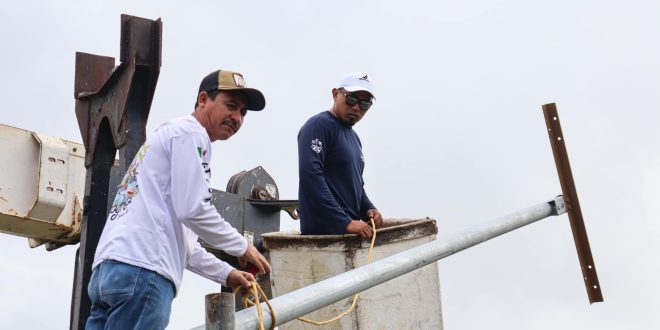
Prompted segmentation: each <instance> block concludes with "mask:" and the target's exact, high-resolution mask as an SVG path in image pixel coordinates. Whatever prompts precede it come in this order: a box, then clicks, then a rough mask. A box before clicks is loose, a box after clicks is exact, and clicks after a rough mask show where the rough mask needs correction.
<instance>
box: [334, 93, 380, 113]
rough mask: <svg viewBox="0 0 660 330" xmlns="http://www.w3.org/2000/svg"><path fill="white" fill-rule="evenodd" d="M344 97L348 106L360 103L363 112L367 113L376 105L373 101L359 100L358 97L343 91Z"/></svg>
mask: <svg viewBox="0 0 660 330" xmlns="http://www.w3.org/2000/svg"><path fill="white" fill-rule="evenodd" d="M341 93H342V95H344V99H345V100H346V104H348V105H350V106H354V105H356V104H357V103H358V102H359V103H360V110H362V111H367V110H369V108H371V106H372V105H373V104H374V103H373V102H372V101H371V99H359V98H358V97H357V96H355V95H353V94H350V93H347V92H346V91H344V90H342V91H341Z"/></svg>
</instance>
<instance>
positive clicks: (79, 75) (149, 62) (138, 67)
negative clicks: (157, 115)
mask: <svg viewBox="0 0 660 330" xmlns="http://www.w3.org/2000/svg"><path fill="white" fill-rule="evenodd" d="M161 31H162V23H161V21H160V20H156V21H152V20H148V19H144V18H139V17H133V16H128V15H122V16H121V58H120V60H121V63H120V65H119V66H117V67H116V68H115V67H114V63H115V60H114V58H112V57H106V56H97V55H92V54H85V53H76V75H75V86H74V97H75V98H76V117H77V118H78V126H79V127H80V134H81V135H82V139H83V144H84V145H85V153H86V154H85V167H87V178H86V183H85V198H84V205H83V210H84V211H83V222H82V226H81V235H80V248H79V249H78V252H77V253H76V266H75V273H74V285H73V293H72V301H71V324H70V328H71V329H84V328H85V322H86V321H87V317H88V316H89V313H90V309H91V302H90V299H89V297H88V295H87V285H88V284H89V280H90V277H91V274H92V263H93V261H94V253H95V252H96V246H97V245H98V241H99V238H100V237H101V233H102V232H103V227H105V222H106V217H107V216H108V208H109V207H110V206H109V205H110V203H111V202H112V199H114V192H115V190H116V188H115V187H114V186H113V185H111V184H110V182H111V173H115V174H116V175H117V176H119V177H121V176H123V173H125V172H126V169H127V168H128V166H129V165H130V163H131V162H132V160H133V157H134V156H135V153H136V152H137V150H138V149H139V148H140V146H141V145H142V144H143V143H144V140H145V136H146V134H145V130H146V124H147V118H148V116H149V109H150V107H151V101H152V99H153V94H154V91H155V89H156V82H157V80H158V75H159V73H160V63H161V61H160V54H161ZM117 151H119V166H118V167H116V166H114V163H115V155H116V153H117Z"/></svg>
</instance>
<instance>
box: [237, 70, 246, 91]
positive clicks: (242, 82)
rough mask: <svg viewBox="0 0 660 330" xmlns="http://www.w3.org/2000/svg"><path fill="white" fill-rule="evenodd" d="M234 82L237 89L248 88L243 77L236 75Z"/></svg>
mask: <svg viewBox="0 0 660 330" xmlns="http://www.w3.org/2000/svg"><path fill="white" fill-rule="evenodd" d="M234 82H235V83H236V87H242V88H245V87H247V85H246V84H245V79H243V76H241V75H240V74H238V73H234Z"/></svg>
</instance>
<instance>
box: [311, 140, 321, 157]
mask: <svg viewBox="0 0 660 330" xmlns="http://www.w3.org/2000/svg"><path fill="white" fill-rule="evenodd" d="M312 150H314V152H316V153H317V154H318V153H319V152H321V150H323V142H321V141H319V139H314V140H312Z"/></svg>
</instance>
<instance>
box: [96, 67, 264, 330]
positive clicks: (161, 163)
mask: <svg viewBox="0 0 660 330" xmlns="http://www.w3.org/2000/svg"><path fill="white" fill-rule="evenodd" d="M265 104H266V102H265V99H264V96H263V94H262V93H261V92H260V91H258V90H256V89H253V88H248V87H247V86H246V84H245V79H244V78H243V76H242V75H241V74H240V73H238V72H231V71H225V70H218V71H215V72H212V73H211V74H209V75H208V76H206V77H205V78H204V79H203V80H202V83H201V84H200V87H199V91H198V94H197V100H196V103H195V111H194V112H193V113H192V115H190V116H186V117H181V118H176V119H173V120H170V121H168V122H166V123H164V124H163V125H161V126H160V127H159V128H158V129H156V131H155V132H154V133H153V134H152V135H150V136H149V137H148V139H147V140H146V141H145V143H144V145H142V147H141V148H140V150H139V151H138V152H137V154H136V156H135V159H134V160H133V163H132V164H131V166H130V167H129V169H128V170H127V172H126V175H125V176H124V179H123V180H122V182H121V184H120V185H119V189H118V191H117V195H116V197H115V200H114V202H113V205H112V208H111V210H110V213H109V214H108V220H107V223H106V225H105V228H104V229H103V233H102V234H101V238H100V240H99V244H98V247H97V249H96V254H95V258H94V264H93V269H94V271H93V273H92V277H91V279H90V283H89V287H88V293H89V296H90V298H91V301H92V310H91V313H90V316H89V318H88V319H87V324H86V329H145V328H148V329H164V328H165V327H166V326H167V324H168V322H169V317H170V310H171V305H172V300H173V299H174V296H175V295H176V292H177V290H178V289H179V286H180V284H181V278H182V276H183V270H184V269H188V270H191V271H193V272H195V273H197V274H199V275H201V276H204V277H206V278H208V279H210V280H213V281H215V282H218V283H220V284H222V285H227V286H230V287H232V288H237V287H239V286H243V287H246V288H247V287H249V286H250V282H252V281H255V279H254V277H253V276H252V274H250V273H247V272H242V271H239V270H236V269H234V268H233V267H232V266H230V265H229V264H227V263H225V262H223V261H221V260H219V259H217V258H216V257H215V256H213V255H212V254H210V253H208V252H206V250H204V249H203V248H202V247H201V245H200V244H199V243H198V240H197V239H198V237H201V238H202V239H203V240H204V241H205V242H207V243H208V244H209V245H211V246H213V247H214V248H217V249H220V250H223V251H225V252H227V253H228V254H230V255H233V256H236V257H239V258H240V260H241V263H245V262H250V263H252V264H254V265H255V266H256V267H257V268H258V269H259V270H260V272H262V273H265V272H270V270H271V267H270V264H268V262H267V261H266V259H265V258H264V257H263V256H262V255H261V254H260V253H259V252H258V251H257V249H256V248H255V247H254V246H252V245H250V244H249V242H247V240H246V239H245V238H244V237H243V236H242V235H241V234H239V233H238V232H237V231H236V229H234V228H233V227H232V226H231V225H229V223H227V222H225V221H224V220H223V219H222V217H221V216H220V214H219V213H218V212H217V211H216V209H215V207H214V206H213V205H212V204H211V194H212V193H211V188H210V186H209V180H210V178H211V169H210V166H209V164H210V161H211V151H212V150H211V142H213V141H217V140H227V139H229V138H230V137H231V136H232V135H234V134H235V133H236V132H237V131H238V130H239V129H240V128H241V125H242V124H243V119H244V117H245V114H246V112H247V111H248V110H253V111H259V110H262V109H263V108H264V107H265Z"/></svg>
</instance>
